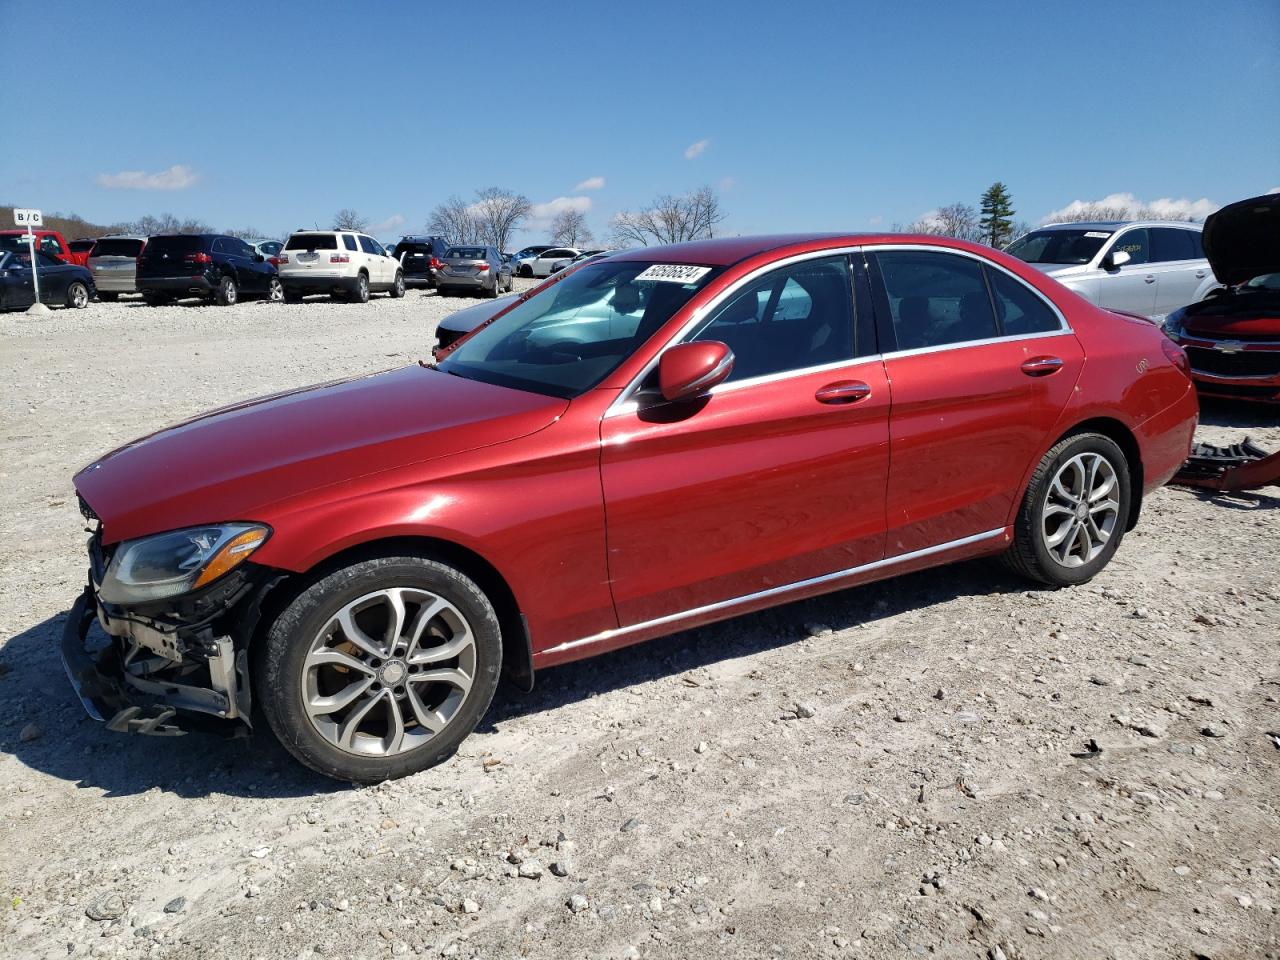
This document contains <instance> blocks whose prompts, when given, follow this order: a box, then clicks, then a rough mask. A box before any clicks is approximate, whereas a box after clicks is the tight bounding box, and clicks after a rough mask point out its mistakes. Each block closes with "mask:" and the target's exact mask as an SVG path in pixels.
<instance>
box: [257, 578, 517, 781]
mask: <svg viewBox="0 0 1280 960" xmlns="http://www.w3.org/2000/svg"><path fill="white" fill-rule="evenodd" d="M501 665H502V640H501V635H500V632H499V628H498V620H497V616H496V614H495V613H494V610H493V607H492V605H491V604H490V603H489V601H488V598H486V597H485V595H484V594H483V593H482V592H481V590H480V588H479V587H477V586H476V585H475V583H473V582H472V581H471V580H470V579H469V578H468V577H466V576H465V575H463V574H462V573H460V572H459V571H457V570H455V569H454V568H452V567H449V566H446V565H445V564H442V563H437V562H435V561H433V560H428V559H426V558H423V557H389V558H385V559H378V560H367V561H364V562H362V563H357V564H355V565H353V566H350V567H347V568H345V569H342V570H338V571H336V572H335V573H332V574H330V575H329V576H327V577H325V578H324V579H323V580H320V581H318V582H317V583H315V584H313V585H312V586H311V587H309V588H308V589H307V590H305V591H304V592H303V593H302V594H300V595H299V596H298V598H297V599H296V600H294V601H293V603H291V604H290V605H289V606H288V607H287V608H286V609H285V610H284V612H283V613H281V614H280V616H279V617H278V618H277V619H276V621H275V622H274V623H273V624H272V625H271V627H270V629H269V631H268V634H267V638H266V642H265V645H264V648H263V650H262V653H261V658H260V661H259V670H258V677H257V680H258V682H257V684H256V688H255V689H256V692H257V693H258V695H259V696H260V697H261V698H262V700H263V710H264V712H265V713H266V716H267V719H268V721H269V722H270V724H271V728H272V729H273V730H274V731H275V733H276V736H277V737H278V738H279V739H280V742H281V743H282V744H284V746H285V748H286V749H288V750H289V752H291V753H292V754H293V755H294V756H296V757H297V758H298V759H299V760H301V761H302V762H303V763H305V764H306V765H307V766H309V767H311V768H312V769H313V770H317V771H319V772H320V773H323V774H326V775H328V776H331V777H336V778H338V779H342V780H351V781H354V782H357V783H376V782H378V781H381V780H388V779H393V778H396V777H402V776H406V775H408V774H411V773H416V772H418V771H419V770H425V769H426V768H427V767H431V766H434V765H435V764H437V763H440V762H441V761H442V760H444V759H446V758H447V757H448V756H450V755H451V754H452V753H453V751H454V750H455V749H457V746H458V744H459V743H461V742H462V740H463V739H464V738H465V737H466V736H467V735H468V734H469V733H470V732H471V731H472V730H473V729H475V726H476V724H478V723H479V722H480V718H481V717H482V716H484V713H485V711H486V710H487V709H488V707H489V702H490V701H491V700H492V698H493V693H494V690H495V689H496V688H497V683H498V675H499V670H500V668H501Z"/></svg>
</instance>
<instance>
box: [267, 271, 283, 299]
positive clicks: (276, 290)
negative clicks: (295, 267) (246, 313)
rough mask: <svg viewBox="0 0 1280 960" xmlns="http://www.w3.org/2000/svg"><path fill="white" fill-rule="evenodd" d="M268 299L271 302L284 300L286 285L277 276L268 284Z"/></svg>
mask: <svg viewBox="0 0 1280 960" xmlns="http://www.w3.org/2000/svg"><path fill="white" fill-rule="evenodd" d="M267 300H268V302H270V303H283V302H284V287H283V285H281V283H280V280H279V278H277V277H272V278H271V282H270V283H268V284H267Z"/></svg>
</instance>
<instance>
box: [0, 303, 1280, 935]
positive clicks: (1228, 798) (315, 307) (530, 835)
mask: <svg viewBox="0 0 1280 960" xmlns="http://www.w3.org/2000/svg"><path fill="white" fill-rule="evenodd" d="M467 302H468V301H465V300H456V299H441V298H438V297H436V296H435V295H434V294H432V293H423V292H419V291H411V292H410V293H409V295H408V296H407V297H406V298H405V299H403V300H400V301H393V300H389V299H387V298H385V297H375V298H374V300H373V301H371V302H370V303H368V304H365V305H355V304H346V303H328V302H324V301H315V302H307V303H304V304H301V305H283V304H261V303H246V304H242V305H239V306H237V307H235V308H228V309H224V308H216V307H197V306H182V305H179V306H174V307H162V308H148V307H146V306H143V305H142V304H141V303H140V302H138V301H122V302H120V303H118V304H114V305H112V304H93V305H92V306H91V307H90V308H89V309H87V310H82V311H70V310H58V311H55V312H54V313H53V314H52V315H50V316H49V317H47V318H45V319H40V320H31V319H28V318H27V317H25V315H21V314H18V315H13V314H10V315H5V316H2V317H0V344H2V345H3V351H4V361H5V363H4V366H5V377H4V381H3V383H2V384H0V410H2V411H3V435H4V436H3V448H2V451H3V461H2V462H0V508H2V509H0V544H2V546H3V549H0V642H2V643H3V647H0V851H3V854H2V855H0V888H2V890H3V894H4V904H3V905H2V907H0V909H3V919H2V920H0V943H3V944H4V947H3V950H2V951H0V952H3V953H4V955H6V956H12V957H23V958H25V957H54V956H57V957H66V956H72V957H77V956H105V957H122V958H143V957H147V958H151V957H174V958H178V957H181V958H187V957H202V958H237V960H241V958H252V957H260V958H273V960H274V958H281V957H287V958H311V957H343V958H347V957H353V958H377V957H385V956H393V957H394V956H408V955H414V956H418V955H421V956H426V957H461V958H468V957H483V958H489V957H502V958H507V957H518V956H521V957H535V958H555V960H561V958H577V957H584V958H585V957H591V958H614V957H616V958H623V957H663V958H684V957H689V956H699V957H706V958H712V957H726V958H728V957H733V958H739V957H805V958H809V957H885V958H900V957H911V956H929V955H937V956H946V957H975V958H1001V957H1004V958H1010V960H1014V958H1032V957H1051V958H1075V957H1110V958H1146V957H1191V956H1205V957H1246V956H1247V957H1271V958H1275V957H1278V956H1280V919H1278V918H1277V913H1276V910H1277V908H1278V907H1280V812H1278V811H1277V797H1280V653H1278V651H1280V647H1278V646H1277V638H1278V637H1280V576H1278V575H1277V561H1276V556H1277V552H1278V548H1280V509H1277V508H1280V491H1277V490H1275V489H1272V490H1269V491H1265V492H1254V493H1244V494H1238V495H1235V496H1230V497H1224V496H1210V495H1207V494H1202V493H1196V492H1192V491H1188V490H1178V489H1166V490H1163V491H1160V492H1158V493H1157V494H1155V495H1154V496H1153V497H1151V498H1150V499H1149V501H1148V503H1147V505H1146V509H1145V512H1144V516H1143V520H1142V523H1141V525H1140V526H1139V528H1138V529H1137V531H1135V533H1134V534H1132V535H1130V536H1129V537H1127V538H1126V540H1125V543H1124V545H1123V546H1122V548H1121V550H1120V552H1119V554H1118V555H1117V557H1116V559H1115V561H1114V562H1113V563H1112V564H1111V566H1110V567H1109V568H1108V569H1107V570H1106V571H1105V572H1104V573H1103V575H1101V576H1100V577H1098V578H1097V579H1096V580H1095V581H1094V582H1092V583H1090V584H1088V585H1086V586H1083V587H1080V588H1077V589H1073V590H1062V591H1056V592H1055V591H1047V590H1038V589H1029V588H1028V586H1027V584H1025V583H1023V582H1021V581H1019V580H1017V579H1015V578H1013V577H1011V576H1010V575H1008V574H1006V573H1004V572H1003V571H1002V570H1001V569H1000V568H998V567H997V566H996V565H994V564H991V563H988V562H975V563H967V564H961V565H958V566H955V567H951V568H948V569H946V570H943V571H933V572H925V573H920V574H915V575H911V576H908V577H905V578H901V579H898V580H893V581H888V582H885V583H882V584H876V585H872V586H868V587H864V588H860V589H855V590H848V591H844V592H842V593H839V594H835V595H833V596H829V597H825V598H820V599H815V600H809V601H804V602H802V603H796V604H793V605H790V606H787V607H783V608H779V609H776V610H772V611H768V612H765V613H761V614H756V615H753V616H748V617H743V618H740V619H737V620H732V621H729V622H726V623H722V624H717V625H714V626H710V627H706V628H704V629H701V630H695V631H690V632H686V633H682V634H679V635H677V636H674V637H670V638H667V639H663V640H658V641H655V642H652V643H649V644H645V645H642V646H638V647H634V648H631V649H628V650H624V651H620V652H618V653H615V654H612V655H609V656H606V657H603V658H599V659H596V660H591V661H586V662H583V663H580V664H574V665H569V666H566V667H562V668H558V669H555V670H549V671H546V672H545V673H544V674H542V675H540V676H539V678H538V686H537V689H536V690H535V691H534V693H533V694H531V695H529V696H521V695H519V694H516V693H514V692H513V691H509V690H505V689H504V690H501V691H500V692H499V695H498V698H497V699H496V700H495V703H494V706H493V708H492V710H491V711H490V714H489V716H488V717H487V718H486V720H485V722H484V723H483V725H482V727H481V729H480V731H478V732H477V733H476V734H475V735H474V736H472V737H471V738H470V739H469V740H468V741H467V742H466V743H465V744H464V745H463V748H462V750H460V751H459V753H458V754H457V756H456V757H454V758H453V759H452V760H451V761H449V762H448V763H446V764H444V765H443V766H441V767H439V768H437V769H435V770H431V771H428V772H426V773H423V774H420V775H418V776H415V777H411V778H409V779H406V780H403V781H399V782H396V783H388V784H384V785H381V786H377V787H371V788H360V789H356V788H351V787H347V786H342V785H337V784H334V783H332V782H330V781H326V780H323V779H321V778H319V777H316V776H314V775H312V774H310V773H308V772H307V771H305V770H303V769H301V768H300V767H298V766H297V765H296V764H294V763H293V762H291V761H290V759H289V758H288V756H287V755H286V754H285V753H284V752H283V750H281V749H280V748H279V746H278V745H276V744H275V743H274V742H273V741H272V740H271V739H270V736H269V735H268V734H266V733H265V732H264V733H263V734H261V735H259V736H258V737H256V738H254V739H251V740H240V741H225V742H224V741H221V740H215V739H209V738H205V737H198V736H194V735H193V736H187V737H182V738H177V739H147V738H140V737H125V736H121V735H117V734H112V733H108V732H107V731H105V730H104V729H102V727H100V726H99V725H97V724H95V723H92V722H90V721H89V720H87V719H86V718H85V717H84V716H83V714H82V711H81V709H80V706H79V704H78V703H77V702H76V701H75V699H74V697H73V696H72V694H71V691H70V689H69V688H68V686H67V683H66V679H65V677H64V676H63V673H62V669H61V666H60V665H59V662H58V658H57V655H56V645H57V638H58V636H59V634H60V630H61V626H62V622H63V618H64V616H65V611H66V610H67V608H68V606H69V604H70V602H71V600H72V599H73V598H74V596H75V595H76V593H77V592H78V590H79V588H80V585H81V583H82V582H83V577H84V566H85V559H84V538H85V534H84V532H83V529H82V528H83V521H82V519H81V518H80V516H79V514H78V512H77V510H76V505H75V497H74V493H73V490H72V487H71V483H70V478H71V475H72V473H73V472H74V471H75V470H76V469H78V468H79V467H80V466H82V465H83V464H85V463H87V462H89V461H90V460H92V459H93V458H94V457H95V456H97V455H98V454H101V453H102V452H104V451H106V450H109V449H110V448H112V447H113V446H115V445H117V444H119V443H121V442H123V441H125V440H128V439H130V438H132V437H135V436H138V435H140V434H142V433H145V432H148V431H151V430H154V429H156V428H158V427H161V426H163V425H165V424H167V423H172V422H174V421H176V420H180V419H182V418H184V417H187V416H189V415H191V414H194V413H196V412H198V411H200V410H203V409H206V408H209V407H213V406H217V405H222V404H225V403H228V402H231V401H234V400H237V399H241V398H246V397H250V396H254V395H259V394H264V393H270V392H273V391H277V390H282V389H286V388H289V387H293V386H298V385H302V384H306V383H311V382H316V381H321V380H327V379H332V378H335V377H339V376H343V375H348V374H353V373H359V372H366V371H372V370H376V369H379V368H385V367H393V366H399V365H402V364H405V363H410V362H414V361H416V360H417V359H419V358H424V357H427V356H429V352H430V348H431V346H432V343H433V329H434V325H435V323H437V322H438V321H439V319H440V318H441V317H443V316H445V315H446V314H447V313H449V312H450V311H452V310H454V309H457V308H459V307H461V306H465V305H467ZM424 415H428V416H429V411H428V412H425V413H424ZM1245 433H1248V434H1250V435H1252V436H1253V437H1255V439H1257V440H1258V441H1259V442H1261V443H1262V444H1263V445H1264V446H1270V447H1272V448H1275V447H1280V421H1278V420H1277V418H1276V416H1275V414H1274V413H1268V412H1266V411H1264V410H1261V409H1257V408H1250V407H1247V406H1228V405H1221V404H1214V405H1206V407H1205V409H1204V415H1203V426H1202V428H1201V438H1202V439H1212V440H1218V441H1222V440H1226V439H1238V438H1239V437H1241V436H1242V435H1244V434H1245ZM158 482H162V481H161V480H158ZM544 865H546V867H545V868H544Z"/></svg>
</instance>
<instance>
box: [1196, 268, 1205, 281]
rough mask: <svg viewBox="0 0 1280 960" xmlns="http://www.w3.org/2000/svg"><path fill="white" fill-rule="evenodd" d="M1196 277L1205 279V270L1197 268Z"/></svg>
mask: <svg viewBox="0 0 1280 960" xmlns="http://www.w3.org/2000/svg"><path fill="white" fill-rule="evenodd" d="M1196 279H1197V280H1203V279H1204V271H1203V270H1197V271H1196Z"/></svg>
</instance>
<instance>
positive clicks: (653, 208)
mask: <svg viewBox="0 0 1280 960" xmlns="http://www.w3.org/2000/svg"><path fill="white" fill-rule="evenodd" d="M724 218H725V212H724V210H723V208H722V207H721V206H720V198H719V197H717V196H716V193H715V191H714V190H712V189H711V188H710V187H701V188H700V189H698V190H695V191H693V192H692V193H687V194H685V195H684V196H681V197H673V196H671V195H670V194H666V195H663V196H661V197H658V199H656V200H654V201H653V203H651V204H649V206H647V207H645V208H644V209H642V210H639V211H637V212H635V213H632V212H630V211H627V210H624V211H622V212H621V213H618V214H617V215H616V216H614V218H613V220H611V221H610V227H611V229H612V231H613V239H614V241H615V242H617V243H619V244H621V245H635V246H641V247H646V246H649V245H650V244H653V243H681V242H683V241H685V240H702V239H705V238H707V237H712V236H715V228H716V225H717V224H719V223H720V222H721V221H723V220H724Z"/></svg>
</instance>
